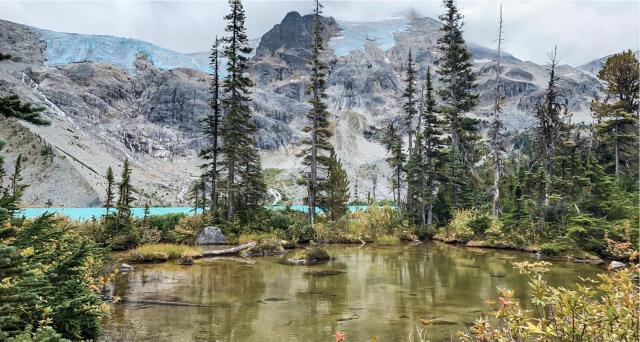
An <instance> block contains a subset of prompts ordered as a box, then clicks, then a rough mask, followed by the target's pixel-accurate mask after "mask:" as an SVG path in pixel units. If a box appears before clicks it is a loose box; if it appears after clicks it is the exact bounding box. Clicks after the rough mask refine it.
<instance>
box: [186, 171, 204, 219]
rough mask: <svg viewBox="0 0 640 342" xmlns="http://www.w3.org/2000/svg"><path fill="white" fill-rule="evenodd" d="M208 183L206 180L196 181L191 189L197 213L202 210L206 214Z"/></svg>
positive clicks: (191, 197)
mask: <svg viewBox="0 0 640 342" xmlns="http://www.w3.org/2000/svg"><path fill="white" fill-rule="evenodd" d="M206 186H207V185H206V182H205V180H204V178H202V177H201V178H198V180H196V181H194V182H193V183H192V184H191V189H190V190H189V195H190V196H189V197H190V199H191V201H192V202H193V212H194V213H197V212H198V210H202V212H203V213H204V210H205V207H206V193H207V188H206Z"/></svg>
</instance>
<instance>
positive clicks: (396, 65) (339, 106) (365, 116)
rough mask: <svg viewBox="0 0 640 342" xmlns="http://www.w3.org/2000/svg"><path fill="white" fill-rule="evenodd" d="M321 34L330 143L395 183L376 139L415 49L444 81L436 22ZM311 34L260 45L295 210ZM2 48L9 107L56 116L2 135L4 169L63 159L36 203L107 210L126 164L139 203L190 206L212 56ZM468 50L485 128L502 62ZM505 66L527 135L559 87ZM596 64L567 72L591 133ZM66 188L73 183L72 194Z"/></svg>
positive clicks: (512, 62)
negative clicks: (113, 171)
mask: <svg viewBox="0 0 640 342" xmlns="http://www.w3.org/2000/svg"><path fill="white" fill-rule="evenodd" d="M323 23H324V31H323V36H324V38H325V41H326V42H327V53H326V56H325V59H326V60H327V61H328V65H329V77H328V89H327V93H328V95H329V98H328V100H327V101H328V104H329V110H330V112H331V114H332V122H333V128H334V132H335V134H334V137H333V138H332V139H333V141H332V143H333V145H334V146H335V147H336V150H337V154H338V156H339V157H340V158H341V159H342V160H343V162H344V164H345V167H346V168H347V170H349V172H348V173H349V175H350V176H351V177H356V175H357V174H359V172H358V171H359V170H362V169H363V168H366V167H368V166H371V165H377V167H378V168H379V169H380V170H381V173H383V174H386V172H385V171H386V170H387V166H386V163H385V162H384V159H385V149H384V147H383V145H382V144H381V142H380V139H379V134H378V130H379V129H380V128H381V125H382V124H383V123H384V122H385V120H387V119H389V118H391V117H393V116H397V115H399V114H400V113H401V94H402V91H403V89H404V85H403V79H404V77H405V75H404V70H405V65H406V60H407V56H408V54H409V51H411V53H412V55H413V57H414V60H415V61H416V64H417V66H418V70H419V72H418V74H419V75H424V74H425V73H426V69H427V68H428V67H430V68H431V69H432V70H435V69H437V64H438V53H437V49H436V41H437V39H438V37H439V35H440V32H439V28H440V25H441V24H440V23H439V22H438V21H436V20H434V19H431V18H412V19H408V18H394V19H388V20H381V21H372V22H341V21H336V20H335V19H333V18H323ZM311 34H312V17H311V16H309V15H304V16H303V15H300V14H299V13H297V12H290V13H288V14H287V15H286V16H285V17H284V18H283V20H282V22H280V23H278V24H276V25H275V26H274V27H273V28H272V29H271V30H269V31H268V32H266V33H265V34H264V35H262V37H260V38H259V39H255V40H254V41H253V46H254V48H255V50H254V52H253V53H252V60H251V70H250V77H251V78H252V80H253V81H254V83H255V87H254V89H253V90H252V99H253V101H252V102H251V106H252V109H253V110H254V118H255V121H256V123H257V125H258V128H259V134H258V137H257V138H258V139H257V140H258V144H259V147H260V148H261V151H262V156H263V166H264V167H265V168H271V169H274V170H276V172H274V173H275V174H276V176H275V177H274V179H272V180H270V184H269V185H270V186H271V187H274V188H276V189H277V190H278V191H280V192H282V193H283V194H284V195H285V197H286V198H288V199H291V200H293V201H300V199H301V197H302V191H301V189H298V188H296V187H294V186H292V185H293V184H295V179H296V178H297V175H298V172H299V171H300V158H299V157H297V153H298V152H299V145H300V142H301V139H302V138H303V136H304V133H303V132H302V128H303V126H304V125H305V117H304V114H305V113H306V112H307V111H308V109H309V105H308V104H307V102H306V99H307V95H306V89H307V86H308V79H307V77H306V76H305V68H306V61H307V59H308V57H309V52H310V51H309V46H310V42H311V36H312V35H311ZM0 38H1V39H0V50H1V51H3V52H7V53H10V54H11V55H12V56H13V58H12V59H11V60H10V61H6V62H4V64H3V68H2V69H0V95H7V94H10V93H16V94H18V95H20V96H21V98H23V99H24V100H26V101H28V102H31V103H34V104H37V105H41V106H43V107H46V108H47V110H46V111H45V115H46V116H47V117H48V118H49V119H50V120H52V122H53V123H52V125H51V126H50V127H36V126H32V125H30V124H25V123H17V122H9V120H6V119H0V121H2V125H1V126H2V127H1V128H0V135H1V136H2V138H3V140H6V141H7V142H8V146H7V148H6V149H5V152H6V153H8V154H9V157H8V158H6V159H5V162H6V163H8V164H10V163H12V162H13V158H15V156H17V155H18V154H19V153H24V154H26V153H25V152H27V151H28V150H31V151H33V150H35V151H37V150H38V149H41V148H42V147H43V146H47V145H50V146H52V147H53V151H54V157H53V158H49V157H48V156H46V157H45V156H43V157H42V158H38V157H34V158H32V159H29V160H27V165H28V167H27V171H26V173H25V179H28V180H29V182H32V183H38V184H40V185H39V186H37V187H35V186H34V187H30V188H28V189H27V190H26V193H25V197H24V202H25V204H27V205H34V206H41V205H44V204H45V203H52V204H53V205H60V206H88V205H96V204H98V203H100V201H101V196H102V194H103V188H104V187H105V185H106V183H105V181H104V179H103V177H102V175H103V173H104V170H106V168H107V167H108V166H109V165H114V166H115V165H118V166H119V165H121V164H122V161H123V160H124V159H125V158H129V159H130V160H132V161H133V167H134V171H133V177H134V186H135V187H136V188H138V189H145V190H144V191H142V190H141V193H140V194H138V197H139V198H140V199H141V200H140V203H144V202H146V201H150V202H151V203H153V204H156V205H171V204H184V203H186V201H187V198H186V193H187V189H188V186H189V184H190V182H191V181H192V180H193V179H195V178H196V177H197V176H198V175H199V170H198V164H199V163H200V161H199V160H198V158H197V151H198V150H199V148H200V147H201V146H202V141H203V140H202V139H203V137H202V135H201V126H200V125H201V124H200V120H201V119H202V118H203V117H204V116H205V115H206V114H207V113H208V111H209V102H208V101H209V93H208V87H209V75H208V72H209V71H210V69H209V66H208V52H206V51H205V52H201V53H194V54H182V53H178V52H175V51H171V50H168V49H165V48H162V47H159V46H156V45H153V44H150V43H147V42H143V41H140V40H135V39H129V38H118V37H112V36H96V35H82V34H72V33H61V32H53V31H48V30H42V29H38V28H34V27H28V26H25V25H21V24H17V23H12V22H8V21H0ZM212 40H213V37H212ZM468 47H469V49H470V51H471V52H472V54H473V56H474V62H475V71H476V73H477V75H478V85H477V87H476V91H477V92H478V93H479V94H480V104H479V105H478V106H477V107H476V108H475V110H474V111H473V112H471V113H468V115H470V116H474V117H478V118H481V119H486V118H487V117H488V115H489V114H490V106H491V104H492V95H491V91H492V90H493V89H494V83H493V82H494V76H495V68H496V64H495V62H494V59H495V57H496V51H495V50H493V49H492V47H485V46H481V45H478V44H474V43H469V44H468ZM502 57H503V58H502V67H503V75H504V88H505V92H506V95H507V98H506V102H505V109H504V114H503V119H504V120H505V125H506V127H507V129H509V130H523V129H527V128H528V127H530V125H531V124H532V123H533V117H532V108H533V106H534V104H535V103H536V101H538V100H539V99H540V98H541V97H542V95H543V89H544V87H545V86H546V83H547V70H546V66H544V65H538V64H535V63H533V62H528V61H521V60H520V59H518V58H517V57H516V56H512V55H510V54H508V53H504V54H503V56H502ZM585 59H588V56H587V58H585ZM592 63H593V65H592V66H591V65H590V64H589V65H587V66H582V67H579V68H576V67H572V66H569V65H561V66H560V67H558V68H557V73H558V75H559V76H560V82H559V85H560V87H561V88H562V89H563V97H564V98H565V99H566V103H567V105H568V108H569V110H570V112H571V113H572V119H573V120H574V121H585V122H589V121H590V120H591V115H590V112H589V104H590V102H591V100H592V99H594V98H597V97H599V96H600V90H599V87H600V83H599V81H598V80H597V78H596V77H595V76H594V75H595V74H596V73H597V71H596V69H597V68H598V67H599V66H598V65H597V62H592ZM600 67H601V66H600ZM435 85H436V87H438V85H439V83H438V82H437V81H436V84H435ZM35 155H38V154H37V153H35ZM56 175H65V176H66V177H56ZM62 178H64V182H68V183H69V184H66V186H60V184H58V183H57V182H59V181H60V179H62ZM367 182H368V181H367V180H366V179H361V180H360V186H362V187H363V188H368V187H369V186H370V184H368V183H367ZM283 184H287V185H288V186H286V187H285V186H283ZM63 188H64V189H65V190H62V189H63ZM70 193H72V194H73V195H72V196H71V195H70ZM377 196H378V198H384V197H390V196H391V194H390V192H389V190H388V184H387V182H386V180H382V179H381V180H380V185H379V186H378V193H377Z"/></svg>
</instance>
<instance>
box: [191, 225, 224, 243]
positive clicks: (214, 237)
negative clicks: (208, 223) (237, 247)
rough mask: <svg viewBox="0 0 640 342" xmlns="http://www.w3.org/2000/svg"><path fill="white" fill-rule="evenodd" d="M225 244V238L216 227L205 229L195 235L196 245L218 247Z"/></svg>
mask: <svg viewBox="0 0 640 342" xmlns="http://www.w3.org/2000/svg"><path fill="white" fill-rule="evenodd" d="M224 243H227V238H226V237H225V236H224V234H222V231H221V230H220V228H218V227H205V228H204V229H203V230H202V231H201V232H200V233H198V235H196V244H197V245H219V244H224Z"/></svg>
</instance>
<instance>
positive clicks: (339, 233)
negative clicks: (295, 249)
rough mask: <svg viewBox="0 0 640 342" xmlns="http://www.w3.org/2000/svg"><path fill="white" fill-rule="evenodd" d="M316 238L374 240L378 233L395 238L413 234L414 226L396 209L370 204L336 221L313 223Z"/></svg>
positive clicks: (355, 240)
mask: <svg viewBox="0 0 640 342" xmlns="http://www.w3.org/2000/svg"><path fill="white" fill-rule="evenodd" d="M314 228H315V232H316V238H317V239H318V240H321V241H328V242H355V243H360V242H374V241H376V240H377V238H378V236H380V235H393V236H396V237H397V238H400V237H409V236H412V235H413V234H414V231H415V229H414V227H413V226H412V225H411V224H410V223H409V221H407V220H406V219H405V218H404V217H403V216H402V215H401V214H400V212H398V211H397V210H396V209H394V208H391V207H389V206H384V207H378V206H370V207H369V208H367V210H364V211H356V212H354V213H349V214H347V215H345V216H344V217H342V218H341V219H339V220H338V221H337V222H328V223H324V224H323V223H318V224H316V225H315V227H314Z"/></svg>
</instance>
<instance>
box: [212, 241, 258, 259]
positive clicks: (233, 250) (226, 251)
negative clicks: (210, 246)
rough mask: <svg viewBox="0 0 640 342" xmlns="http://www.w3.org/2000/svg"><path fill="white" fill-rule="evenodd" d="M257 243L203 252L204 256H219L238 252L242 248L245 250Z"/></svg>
mask: <svg viewBox="0 0 640 342" xmlns="http://www.w3.org/2000/svg"><path fill="white" fill-rule="evenodd" d="M255 246H256V243H255V242H253V241H252V242H248V243H245V244H242V245H239V246H235V247H231V248H227V249H220V250H215V251H204V252H202V256H203V257H210V256H218V255H228V254H236V253H238V252H240V251H242V250H245V249H247V248H251V247H255Z"/></svg>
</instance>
